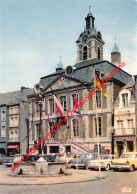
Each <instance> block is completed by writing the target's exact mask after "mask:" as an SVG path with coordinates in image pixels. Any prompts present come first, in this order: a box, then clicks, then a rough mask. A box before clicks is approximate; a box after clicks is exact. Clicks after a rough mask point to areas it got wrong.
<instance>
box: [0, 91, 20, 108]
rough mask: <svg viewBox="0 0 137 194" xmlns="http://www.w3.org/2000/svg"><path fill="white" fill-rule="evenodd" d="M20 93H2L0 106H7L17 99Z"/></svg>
mask: <svg viewBox="0 0 137 194" xmlns="http://www.w3.org/2000/svg"><path fill="white" fill-rule="evenodd" d="M19 93H20V91H14V92H8V93H1V94H0V105H6V104H8V103H9V102H11V101H12V100H14V99H16V97H17V96H18V95H19Z"/></svg>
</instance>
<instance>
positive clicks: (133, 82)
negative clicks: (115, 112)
mask: <svg viewBox="0 0 137 194" xmlns="http://www.w3.org/2000/svg"><path fill="white" fill-rule="evenodd" d="M122 89H129V90H130V91H131V98H130V101H134V100H135V98H136V96H135V80H131V81H130V82H129V83H128V84H126V85H125V86H124V87H123V88H122ZM122 89H121V90H122ZM117 103H119V96H118V97H117V98H116V100H115V104H117Z"/></svg>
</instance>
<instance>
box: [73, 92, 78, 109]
mask: <svg viewBox="0 0 137 194" xmlns="http://www.w3.org/2000/svg"><path fill="white" fill-rule="evenodd" d="M75 97H77V101H78V94H72V109H73V108H75Z"/></svg>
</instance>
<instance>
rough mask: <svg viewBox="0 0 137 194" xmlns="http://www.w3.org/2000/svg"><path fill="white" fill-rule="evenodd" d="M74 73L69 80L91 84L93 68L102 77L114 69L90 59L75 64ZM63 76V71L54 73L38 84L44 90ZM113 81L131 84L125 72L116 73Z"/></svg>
mask: <svg viewBox="0 0 137 194" xmlns="http://www.w3.org/2000/svg"><path fill="white" fill-rule="evenodd" d="M73 67H74V68H75V71H74V73H73V75H72V76H70V77H71V78H74V79H77V80H79V81H80V82H84V83H92V82H93V79H94V67H95V68H96V69H99V70H102V71H103V72H104V74H105V76H104V77H107V76H109V74H110V72H111V71H112V70H113V69H115V68H116V66H115V65H113V64H112V63H110V62H108V61H99V60H98V59H92V60H87V61H84V62H81V63H76V64H75V65H74V66H73ZM62 74H65V69H63V70H61V71H59V72H55V73H53V74H50V75H48V76H45V77H42V78H41V79H40V82H39V84H40V85H42V86H43V87H44V88H47V87H48V85H50V84H51V83H53V82H54V80H56V79H57V78H58V76H60V75H62ZM113 78H114V79H115V80H118V81H119V82H121V83H123V85H125V84H127V83H129V82H131V81H132V80H133V79H132V76H131V75H130V74H128V73H127V72H125V71H123V70H120V71H119V72H118V73H116V74H115V75H114V77H113Z"/></svg>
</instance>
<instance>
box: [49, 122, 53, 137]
mask: <svg viewBox="0 0 137 194" xmlns="http://www.w3.org/2000/svg"><path fill="white" fill-rule="evenodd" d="M49 126H50V132H51V130H52V129H53V127H54V122H49ZM51 134H52V133H51ZM50 137H51V138H53V137H54V134H52V135H51V136H50Z"/></svg>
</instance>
